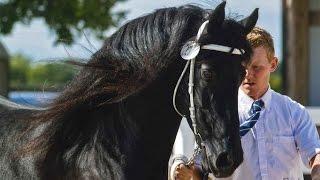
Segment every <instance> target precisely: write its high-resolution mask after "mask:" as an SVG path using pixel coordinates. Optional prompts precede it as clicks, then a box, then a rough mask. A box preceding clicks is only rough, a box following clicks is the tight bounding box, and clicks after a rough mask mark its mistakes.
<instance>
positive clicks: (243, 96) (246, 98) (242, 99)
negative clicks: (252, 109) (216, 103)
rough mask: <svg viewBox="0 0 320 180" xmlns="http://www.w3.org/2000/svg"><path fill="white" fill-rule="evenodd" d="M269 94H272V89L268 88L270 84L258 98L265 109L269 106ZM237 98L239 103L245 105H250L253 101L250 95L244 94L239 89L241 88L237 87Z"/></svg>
mask: <svg viewBox="0 0 320 180" xmlns="http://www.w3.org/2000/svg"><path fill="white" fill-rule="evenodd" d="M271 94H272V89H271V88H270V85H269V86H268V90H267V92H266V93H264V95H263V96H262V97H261V98H260V99H262V100H263V102H264V107H265V109H266V110H269V108H270V101H271ZM238 100H239V104H240V105H247V106H251V104H252V103H253V101H254V100H253V99H252V98H251V97H249V96H248V95H247V94H245V93H244V92H243V91H242V90H241V88H239V91H238Z"/></svg>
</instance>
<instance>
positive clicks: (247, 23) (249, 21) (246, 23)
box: [239, 8, 259, 34]
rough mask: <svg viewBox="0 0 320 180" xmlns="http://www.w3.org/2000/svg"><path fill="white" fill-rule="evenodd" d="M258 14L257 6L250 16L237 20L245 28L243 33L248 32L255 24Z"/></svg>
mask: <svg viewBox="0 0 320 180" xmlns="http://www.w3.org/2000/svg"><path fill="white" fill-rule="evenodd" d="M258 16H259V8H256V9H255V10H254V11H253V12H252V13H251V14H250V16H248V17H247V18H244V19H242V20H240V21H239V23H240V24H242V25H243V27H244V29H245V34H248V33H249V32H250V31H251V30H252V29H253V28H254V26H255V25H256V23H257V20H258Z"/></svg>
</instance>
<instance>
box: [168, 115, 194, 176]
mask: <svg viewBox="0 0 320 180" xmlns="http://www.w3.org/2000/svg"><path fill="white" fill-rule="evenodd" d="M195 144H196V143H195V140H194V135H193V132H192V130H191V129H190V127H189V125H188V122H187V120H186V119H185V118H183V119H182V120H181V124H180V127H179V130H178V133H177V136H176V140H175V142H174V145H173V149H172V154H171V158H170V162H169V176H170V178H171V179H172V180H174V170H175V169H176V167H177V166H178V165H179V164H181V163H184V164H185V163H187V161H188V158H190V157H191V155H192V153H193V150H194V147H195Z"/></svg>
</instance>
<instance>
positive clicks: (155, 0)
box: [0, 0, 282, 61]
mask: <svg viewBox="0 0 320 180" xmlns="http://www.w3.org/2000/svg"><path fill="white" fill-rule="evenodd" d="M220 2H221V1H220V0H184V1H183V0H127V1H126V2H124V3H119V4H117V5H116V6H115V8H114V9H115V10H118V9H124V10H128V11H129V14H128V15H127V18H126V20H125V21H123V22H122V24H124V23H125V22H126V21H128V20H131V19H133V18H135V17H138V16H141V15H144V14H147V13H150V12H153V11H154V9H157V8H163V7H171V6H179V5H183V4H186V3H193V4H200V5H201V6H203V7H205V8H212V7H215V6H216V5H217V4H219V3H220ZM256 7H258V8H259V20H258V26H261V27H263V28H265V29H267V30H268V31H269V32H270V33H271V34H272V35H273V37H274V41H275V48H276V55H277V56H279V57H280V58H281V57H282V52H281V46H282V42H281V38H282V37H281V31H282V27H281V23H282V22H281V1H280V0H263V1H262V0H245V1H244V0H227V7H226V12H227V14H230V13H231V14H238V15H241V16H242V17H246V16H247V15H249V14H250V13H251V12H252V10H253V9H254V8H256ZM114 30H116V29H112V30H109V32H108V33H109V34H110V33H112V32H113V31H114ZM89 38H90V41H91V42H92V43H93V44H94V46H95V47H96V48H99V47H100V46H101V42H100V41H97V40H95V39H94V38H92V37H89ZM54 39H55V35H54V33H52V32H50V30H49V29H48V28H47V27H46V25H45V24H44V23H43V21H42V20H41V19H37V20H34V21H33V22H32V23H31V25H29V26H26V25H22V24H16V25H15V27H14V30H13V31H12V33H11V34H10V35H7V36H3V35H2V36H0V41H1V42H2V43H3V44H4V46H5V47H6V48H7V50H8V51H9V53H11V54H13V53H22V54H24V55H27V56H29V57H30V58H32V59H34V60H36V61H39V60H47V59H57V58H64V57H68V56H72V57H80V58H88V57H89V56H90V54H91V53H90V52H89V51H87V50H85V48H83V47H82V46H85V47H87V48H89V49H91V50H92V51H95V50H94V49H95V48H90V45H89V43H88V42H87V41H86V40H85V38H83V37H82V38H79V39H77V40H76V42H77V44H76V45H74V46H73V47H66V48H65V47H64V46H62V45H59V46H54V45H53V42H54ZM66 49H67V50H66Z"/></svg>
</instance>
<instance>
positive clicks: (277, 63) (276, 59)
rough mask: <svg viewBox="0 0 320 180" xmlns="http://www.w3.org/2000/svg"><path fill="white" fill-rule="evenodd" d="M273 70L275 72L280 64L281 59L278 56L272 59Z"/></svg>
mask: <svg viewBox="0 0 320 180" xmlns="http://www.w3.org/2000/svg"><path fill="white" fill-rule="evenodd" d="M270 63H271V72H275V71H276V70H277V68H278V66H279V60H278V58H277V57H273V58H272V59H271V62H270Z"/></svg>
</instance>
